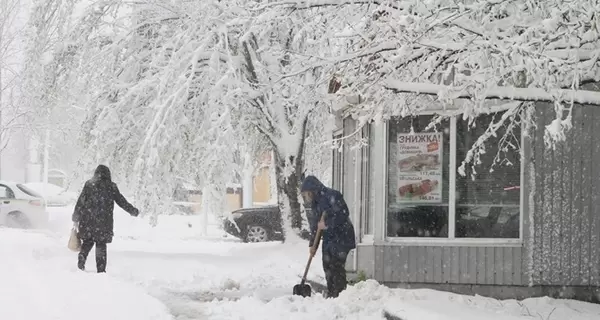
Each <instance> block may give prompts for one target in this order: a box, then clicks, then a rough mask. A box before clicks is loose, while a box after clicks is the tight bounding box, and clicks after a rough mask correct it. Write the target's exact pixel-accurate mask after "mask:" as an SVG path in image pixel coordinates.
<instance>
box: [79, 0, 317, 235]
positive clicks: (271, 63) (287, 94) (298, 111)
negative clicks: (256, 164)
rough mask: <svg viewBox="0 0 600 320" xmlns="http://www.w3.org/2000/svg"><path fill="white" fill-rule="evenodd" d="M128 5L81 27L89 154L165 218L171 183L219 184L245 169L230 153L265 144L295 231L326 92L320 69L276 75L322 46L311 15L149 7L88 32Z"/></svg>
mask: <svg viewBox="0 0 600 320" xmlns="http://www.w3.org/2000/svg"><path fill="white" fill-rule="evenodd" d="M126 6H127V4H126V3H124V2H119V1H116V2H110V3H102V4H101V5H97V6H96V7H95V8H94V9H93V10H90V11H89V13H88V14H87V15H86V16H85V17H84V18H83V19H82V20H81V23H80V24H79V25H78V27H77V28H76V29H75V30H76V33H75V34H74V35H75V37H74V38H73V39H75V40H73V42H74V43H79V44H82V45H80V46H79V47H80V50H81V52H82V54H81V55H80V56H79V64H80V68H79V69H78V72H79V73H80V76H79V77H78V78H76V79H77V80H78V81H82V80H83V82H84V83H86V86H87V87H86V90H84V92H85V95H86V96H87V105H86V109H87V110H88V118H87V120H86V122H85V129H84V131H85V132H89V134H88V135H86V136H85V139H84V143H85V144H86V145H87V146H88V147H89V148H88V150H89V152H90V153H89V154H88V155H87V156H86V158H87V159H90V160H91V159H93V160H92V161H94V162H107V163H109V164H110V165H111V167H113V168H114V169H115V170H116V171H117V172H120V173H122V174H123V176H124V177H127V179H129V180H130V182H131V183H132V184H131V185H132V187H133V188H134V189H135V190H137V194H138V196H139V199H140V200H142V201H144V205H143V207H144V208H145V209H146V210H150V209H151V208H152V209H153V210H154V211H161V209H160V208H158V209H155V208H156V206H157V205H158V206H159V205H160V204H161V203H164V201H163V200H164V199H165V192H164V190H170V188H172V187H173V183H174V177H175V176H181V175H182V174H183V175H186V174H187V175H189V176H193V177H194V178H195V179H196V180H197V181H198V182H199V183H200V184H201V185H204V186H213V187H214V186H224V185H226V183H227V182H229V181H231V177H232V176H233V175H234V174H235V173H236V171H239V165H236V162H235V161H234V159H233V157H230V158H229V159H227V158H226V157H229V155H232V154H235V152H233V150H243V151H242V152H243V153H257V152H260V151H264V150H265V147H264V146H265V144H264V143H265V142H266V143H267V146H268V147H267V148H266V149H270V150H272V151H273V152H274V153H275V155H276V157H275V158H276V172H277V176H278V179H277V181H278V183H277V184H278V191H279V193H280V197H278V198H279V199H280V200H281V205H282V207H284V212H288V213H290V219H288V220H289V221H292V225H293V226H294V228H299V227H300V226H301V223H302V218H301V215H300V202H299V200H298V195H299V192H298V188H299V184H300V180H299V178H300V175H301V174H302V171H303V167H304V150H305V141H306V138H307V137H308V136H310V135H314V136H323V135H327V133H326V132H325V131H323V130H322V128H323V126H320V125H319V123H320V121H321V119H323V114H327V107H326V106H325V105H323V104H322V103H321V102H320V101H321V99H320V96H319V95H320V94H322V93H326V86H325V85H322V83H316V82H315V79H317V78H320V77H321V75H320V74H319V73H320V71H319V70H317V69H308V70H306V72H302V73H298V74H296V75H287V76H285V77H281V75H282V74H285V73H287V72H288V71H289V70H292V69H293V68H297V67H300V66H302V65H303V63H304V61H306V60H307V59H308V58H307V57H305V56H302V55H299V54H297V53H296V52H299V51H307V52H313V53H315V54H316V53H318V52H319V51H320V50H322V49H323V45H324V43H319V42H318V41H317V42H315V41H314V40H315V39H318V34H311V30H309V29H307V28H304V27H302V25H303V23H304V22H306V19H308V18H307V17H304V18H302V17H300V18H302V19H304V20H302V19H299V18H297V17H296V20H290V19H287V20H286V19H281V18H280V17H278V12H272V13H270V14H271V16H272V17H271V18H270V19H271V20H270V21H269V20H266V19H264V18H265V16H264V15H262V13H260V14H259V13H257V12H254V11H252V10H248V8H247V7H246V3H245V2H240V3H236V2H234V1H231V2H226V3H223V2H219V1H205V2H193V3H190V2H183V1H182V2H172V3H169V4H166V3H163V2H154V1H146V2H143V3H138V4H136V5H135V6H134V7H133V8H131V7H130V8H129V9H131V10H130V11H131V12H132V15H131V16H129V17H128V21H129V24H127V25H126V24H124V23H123V24H119V25H115V24H113V25H112V30H111V32H112V33H111V34H108V35H107V34H103V35H102V36H101V35H100V34H99V33H98V32H96V33H85V32H81V30H95V29H97V28H99V27H100V26H101V25H106V14H104V16H103V17H99V18H97V19H92V18H90V17H92V16H94V15H98V13H99V12H100V15H102V14H103V13H106V12H115V11H119V10H123V8H124V7H126ZM257 16H260V17H258V18H257ZM290 30H291V31H290ZM81 34H85V35H86V36H85V37H81V36H78V35H81ZM89 43H94V44H96V45H95V46H89V45H87V47H86V45H83V44H89ZM81 66H83V68H82V67H81ZM321 87H322V88H323V89H322V90H321V89H320V88H321ZM309 125H310V126H311V127H312V128H314V130H313V131H312V132H307V128H308V127H309ZM317 140H318V139H316V140H315V141H317ZM213 194H214V193H213ZM288 208H289V209H288ZM292 217H293V218H292Z"/></svg>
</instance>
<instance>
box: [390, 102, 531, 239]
mask: <svg viewBox="0 0 600 320" xmlns="http://www.w3.org/2000/svg"><path fill="white" fill-rule="evenodd" d="M502 113H503V112H500V113H494V114H489V115H482V116H479V117H477V118H476V119H475V120H474V121H473V122H471V123H470V122H469V121H468V120H463V119H462V117H454V118H446V119H443V120H439V121H434V124H432V120H435V119H438V118H437V117H435V116H432V115H421V116H413V117H404V118H394V119H392V120H390V121H389V126H388V128H389V130H388V132H389V135H388V138H389V139H388V213H387V232H386V233H387V237H429V238H509V239H518V238H519V237H520V230H519V225H520V178H521V163H520V162H521V156H520V151H519V150H520V141H521V133H520V128H519V127H513V126H515V123H517V124H518V123H520V119H511V120H510V121H507V122H509V126H506V125H504V126H500V127H499V129H498V130H497V131H496V135H495V136H494V135H492V136H491V137H490V138H488V139H487V141H486V142H485V144H484V148H485V152H483V153H479V157H478V158H475V159H474V161H471V162H469V163H467V164H465V166H464V174H465V175H464V176H463V175H461V174H459V173H456V174H451V169H452V168H451V167H450V166H451V163H452V164H456V167H455V168H454V169H453V170H457V171H458V168H459V167H460V166H461V163H462V162H463V160H464V159H465V158H466V156H467V153H468V152H469V151H470V150H471V149H472V147H473V146H474V144H475V143H478V142H477V141H478V139H479V137H481V136H482V135H485V134H486V131H487V130H488V127H489V126H490V124H491V123H494V124H496V123H498V122H499V119H500V117H501V116H502ZM507 132H508V133H509V134H505V133H507ZM451 160H454V161H451ZM461 173H463V172H461ZM452 199H454V201H453V203H451V201H452ZM450 225H451V226H450ZM452 230H454V232H452Z"/></svg>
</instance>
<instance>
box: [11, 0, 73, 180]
mask: <svg viewBox="0 0 600 320" xmlns="http://www.w3.org/2000/svg"><path fill="white" fill-rule="evenodd" d="M76 3H77V1H75V0H72V1H71V0H36V1H32V3H31V11H30V13H29V17H28V22H27V26H26V28H24V34H25V37H26V42H25V44H26V51H25V67H24V69H23V72H22V79H23V80H22V81H23V94H22V103H23V104H24V105H27V106H29V108H30V109H31V110H32V112H31V116H30V117H29V118H28V124H29V127H28V130H29V132H30V133H31V139H32V141H30V142H32V143H35V144H37V145H40V146H41V147H42V148H43V149H44V150H43V152H42V153H43V154H44V166H43V167H44V171H45V173H46V174H44V175H43V176H44V177H47V170H48V169H49V167H50V155H49V154H50V153H53V154H55V155H57V156H59V157H61V156H62V155H60V154H59V152H61V151H62V152H68V153H69V154H70V155H71V156H73V155H75V154H77V153H78V152H77V151H78V150H79V148H78V145H77V143H76V142H77V138H76V137H77V135H78V134H79V131H78V129H79V127H80V123H81V121H82V115H83V109H82V108H81V107H79V106H78V105H77V102H78V101H77V97H78V95H79V90H81V85H80V84H79V83H78V82H77V81H73V78H72V73H71V72H72V70H73V69H74V65H73V64H74V62H75V61H76V57H77V54H78V50H79V48H78V47H77V45H73V44H71V43H69V42H68V41H67V40H68V38H67V37H68V30H70V27H71V21H72V19H73V8H74V6H75V4H76ZM40 151H42V150H40ZM63 158H64V157H63ZM70 164H73V165H74V164H75V161H74V160H72V161H70ZM69 173H72V172H69Z"/></svg>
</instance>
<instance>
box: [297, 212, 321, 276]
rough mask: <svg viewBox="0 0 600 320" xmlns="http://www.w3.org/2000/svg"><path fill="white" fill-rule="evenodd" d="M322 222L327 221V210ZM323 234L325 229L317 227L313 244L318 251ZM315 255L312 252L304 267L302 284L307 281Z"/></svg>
mask: <svg viewBox="0 0 600 320" xmlns="http://www.w3.org/2000/svg"><path fill="white" fill-rule="evenodd" d="M321 222H325V212H323V214H322V215H321ZM322 235H323V230H321V229H318V228H317V234H316V235H315V240H314V241H313V245H312V248H313V249H314V251H315V252H317V249H319V243H320V242H321V236H322ZM314 256H315V255H314V254H311V255H309V257H308V262H307V263H306V268H305V269H304V275H303V276H302V282H300V283H301V284H304V282H306V276H307V275H308V269H309V268H310V263H311V262H312V259H313V257H314Z"/></svg>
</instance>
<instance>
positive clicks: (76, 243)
mask: <svg viewBox="0 0 600 320" xmlns="http://www.w3.org/2000/svg"><path fill="white" fill-rule="evenodd" d="M77 233H78V232H77V229H76V228H75V227H73V228H72V229H71V236H69V243H68V245H67V246H68V247H69V249H70V250H71V251H74V252H79V251H80V250H81V240H80V239H79V236H78V234H77Z"/></svg>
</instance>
